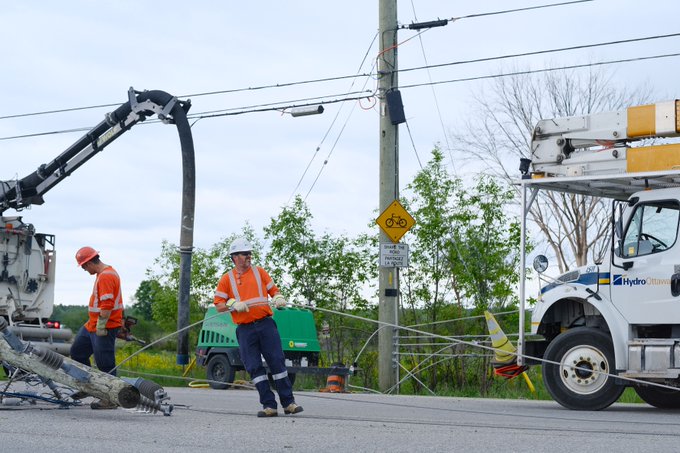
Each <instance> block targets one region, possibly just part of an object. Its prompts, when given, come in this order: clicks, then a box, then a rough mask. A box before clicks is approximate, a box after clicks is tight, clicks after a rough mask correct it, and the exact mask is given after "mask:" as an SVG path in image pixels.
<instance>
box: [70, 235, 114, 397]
mask: <svg viewBox="0 0 680 453" xmlns="http://www.w3.org/2000/svg"><path fill="white" fill-rule="evenodd" d="M76 262H77V263H78V266H80V267H82V268H83V270H85V271H87V272H88V273H89V274H90V275H96V278H95V281H94V288H93V289H92V295H91V296H90V303H89V307H88V313H89V317H88V320H87V322H86V323H85V325H83V326H82V327H81V328H80V330H79V331H78V334H77V335H76V338H75V339H74V340H73V345H72V346H71V358H73V360H75V361H77V362H79V363H82V364H83V365H87V366H91V364H90V356H92V355H94V361H95V363H96V364H97V368H99V370H100V371H103V372H104V373H110V374H112V375H114V376H115V375H116V372H115V370H114V368H115V367H116V354H115V345H116V336H117V335H118V331H119V330H120V328H121V327H122V325H123V295H122V293H121V289H120V277H119V276H118V272H116V270H115V269H114V268H113V267H111V266H109V265H108V264H105V263H103V262H102V261H101V260H100V259H99V252H98V251H96V250H95V249H93V248H92V247H82V248H80V249H79V250H78V252H77V253H76ZM90 406H91V407H92V409H115V408H116V407H117V406H116V405H115V404H114V403H112V402H110V401H104V400H100V401H95V402H93V403H92V404H91V405H90Z"/></svg>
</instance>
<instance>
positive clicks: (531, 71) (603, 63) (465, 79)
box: [401, 52, 680, 88]
mask: <svg viewBox="0 0 680 453" xmlns="http://www.w3.org/2000/svg"><path fill="white" fill-rule="evenodd" d="M677 56H680V52H678V53H670V54H662V55H650V56H646V57H634V58H626V59H619V60H610V61H601V62H595V63H584V64H577V65H570V66H560V67H555V68H543V69H528V70H526V71H514V72H508V73H501V74H490V75H483V76H475V77H463V78H460V79H449V80H440V81H437V82H423V83H413V84H410V85H402V86H401V88H416V87H423V86H428V85H441V84H445V83H459V82H472V81H475V80H484V79H496V78H499V77H512V76H517V75H528V74H540V73H544V72H551V71H564V70H568V69H580V68H590V67H595V66H606V65H610V64H619V63H631V62H636V61H644V60H654V59H659V58H670V57H677Z"/></svg>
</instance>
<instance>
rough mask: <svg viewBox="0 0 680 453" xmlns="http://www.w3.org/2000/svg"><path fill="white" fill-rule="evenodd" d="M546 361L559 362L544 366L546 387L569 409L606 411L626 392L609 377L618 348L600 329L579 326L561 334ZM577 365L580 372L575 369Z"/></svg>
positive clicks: (553, 344) (546, 356) (549, 350)
mask: <svg viewBox="0 0 680 453" xmlns="http://www.w3.org/2000/svg"><path fill="white" fill-rule="evenodd" d="M544 358H545V359H546V360H549V361H551V362H557V363H559V365H556V364H554V363H547V362H546V363H543V366H542V368H543V383H544V384H545V388H546V389H547V390H548V393H550V396H552V398H553V399H554V400H555V401H557V402H558V403H559V404H561V405H562V406H564V407H566V408H568V409H574V410H591V411H598V410H601V409H604V408H606V407H609V406H610V405H612V404H613V403H614V402H615V401H616V400H618V399H619V397H620V396H621V393H623V391H624V389H625V388H624V386H622V385H617V384H616V383H615V379H614V378H613V377H612V376H609V375H608V374H614V372H615V367H614V363H615V362H614V347H613V345H612V340H611V338H610V337H609V335H608V334H606V333H604V332H603V331H601V330H599V329H593V328H589V327H577V328H574V329H570V330H568V331H566V332H564V333H562V334H560V335H558V336H557V337H556V338H555V339H554V340H553V341H552V342H551V343H550V345H548V348H547V349H546V351H545V356H544ZM574 366H575V367H578V368H580V369H576V370H575V369H572V367H574ZM588 370H593V371H600V372H601V373H596V372H593V371H588ZM603 373H607V374H603Z"/></svg>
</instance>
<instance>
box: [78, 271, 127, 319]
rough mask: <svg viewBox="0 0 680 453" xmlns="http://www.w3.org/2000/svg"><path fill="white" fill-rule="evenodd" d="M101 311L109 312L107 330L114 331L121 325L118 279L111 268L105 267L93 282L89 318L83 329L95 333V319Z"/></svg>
mask: <svg viewBox="0 0 680 453" xmlns="http://www.w3.org/2000/svg"><path fill="white" fill-rule="evenodd" d="M102 310H111V316H110V317H109V320H108V321H107V322H106V328H107V329H115V328H118V327H121V326H122V325H123V294H122V292H121V290H120V277H119V276H118V272H116V270H115V269H114V268H113V267H111V266H107V267H106V268H105V269H104V270H103V271H102V272H100V273H99V274H97V278H96V279H95V281H94V288H93V289H92V295H91V296H90V306H89V309H88V311H89V315H90V318H89V319H88V320H87V323H85V329H87V331H88V332H96V331H97V319H98V318H99V313H100V312H101V311H102Z"/></svg>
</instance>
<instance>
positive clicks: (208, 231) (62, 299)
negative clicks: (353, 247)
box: [0, 0, 680, 305]
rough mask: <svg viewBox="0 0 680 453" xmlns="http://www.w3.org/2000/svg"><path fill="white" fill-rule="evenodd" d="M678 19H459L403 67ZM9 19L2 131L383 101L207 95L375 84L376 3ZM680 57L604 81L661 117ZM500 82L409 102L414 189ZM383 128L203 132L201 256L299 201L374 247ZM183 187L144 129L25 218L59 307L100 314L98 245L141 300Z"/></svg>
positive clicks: (559, 13) (670, 10)
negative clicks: (132, 114) (148, 107)
mask: <svg viewBox="0 0 680 453" xmlns="http://www.w3.org/2000/svg"><path fill="white" fill-rule="evenodd" d="M551 3H557V2H552V1H543V2H542V1H537V0H503V1H484V2H471V1H451V0H449V1H446V0H408V1H402V0H400V1H399V2H398V20H399V23H400V24H409V23H412V22H424V21H430V20H435V19H451V18H454V17H464V16H468V15H473V14H480V13H489V12H497V11H503V10H508V9H514V8H526V7H530V6H539V5H546V4H551ZM642 5H644V6H642ZM679 13H680V2H677V0H649V1H646V2H644V3H643V2H639V1H631V0H596V1H593V2H587V3H580V4H574V5H565V6H558V7H552V8H544V9H539V10H532V11H523V12H517V13H511V14H510V13H509V14H498V15H491V16H481V17H470V18H461V19H460V20H456V21H451V22H449V24H448V25H447V26H446V27H441V28H434V29H431V30H429V31H427V32H425V33H422V34H421V35H420V36H418V37H416V32H414V31H411V30H401V31H399V35H398V36H399V41H400V42H402V41H406V42H404V43H403V44H402V45H401V46H400V47H399V53H398V58H399V67H400V68H401V69H405V68H414V67H420V66H424V65H425V64H430V65H438V64H444V63H452V62H456V61H462V60H469V59H477V58H485V57H494V56H500V55H507V54H516V53H523V52H531V51H538V50H545V49H557V48H561V47H568V46H578V45H584V44H593V43H599V42H605V41H613V40H624V39H631V38H639V37H648V36H655V35H663V34H671V33H676V32H680V27H679V26H678V24H677V18H678V17H679ZM2 18H3V21H2V22H3V25H2V27H0V40H2V42H3V45H2V46H1V47H0V58H1V60H2V71H0V81H1V82H2V88H3V90H2V93H3V96H2V98H3V102H2V104H1V105H0V117H6V116H10V115H17V114H22V113H32V112H43V111H49V110H57V109H66V108H74V107H85V106H96V105H102V104H116V105H119V104H121V103H123V102H125V101H126V100H127V90H128V88H129V87H131V86H132V87H134V88H135V89H138V90H145V89H148V90H162V91H166V92H168V93H171V94H173V95H175V96H179V97H181V98H182V99H186V98H187V97H190V98H191V101H192V104H193V107H192V110H191V112H190V113H194V114H195V113H200V112H209V111H214V110H225V109H243V108H244V107H247V106H256V105H262V104H270V103H272V102H280V103H281V105H290V104H294V103H296V102H298V101H299V100H301V99H306V98H313V97H320V96H325V97H324V99H325V100H333V99H341V98H343V97H346V96H348V95H347V94H346V93H350V92H364V91H369V92H370V91H372V90H374V89H375V79H372V78H366V77H362V78H357V79H355V80H352V79H349V78H344V79H340V80H335V81H328V82H324V83H308V84H295V85H293V86H287V87H282V88H270V89H258V90H243V91H238V92H233V93H225V94H215V95H200V94H202V93H208V92H215V91H227V90H235V89H241V88H248V87H253V88H254V87H260V86H268V85H276V84H288V83H291V82H303V81H309V80H315V79H322V78H334V77H340V76H349V75H353V74H367V73H370V72H372V71H374V67H373V63H374V62H375V58H376V56H377V53H378V51H379V49H378V48H377V47H376V42H374V38H375V37H376V33H377V29H378V2H377V1H376V0H343V1H335V2H330V1H319V0H315V1H286V2H281V1H260V2H242V1H241V2H226V1H225V2H214V1H210V2H207V1H198V0H197V1H193V2H186V1H175V0H169V1H163V2H156V1H144V2H140V1H126V0H117V1H101V0H100V1H61V2H30V1H25V2H5V4H3V7H2ZM411 37H415V38H414V39H411V40H408V38H411ZM679 42H680V38H667V39H659V40H652V41H646V42H642V43H637V44H625V45H618V46H607V47H600V48H593V49H587V50H582V51H572V52H562V53H556V54H549V55H543V56H540V57H534V58H517V59H513V60H511V61H505V62H504V63H502V64H501V63H500V62H498V61H494V62H489V63H485V64H481V63H478V64H469V65H445V66H443V67H441V68H438V69H432V70H430V71H429V72H428V71H425V70H419V71H409V72H404V73H402V74H400V76H399V83H400V85H403V86H406V85H413V84H422V83H426V82H428V81H435V82H436V81H446V80H453V79H461V78H467V77H479V76H485V75H490V74H494V73H497V72H499V70H500V69H501V68H502V67H503V66H505V67H508V66H510V65H515V66H519V67H524V68H528V69H541V68H544V67H548V66H560V65H564V66H568V65H578V64H587V63H592V62H597V61H609V60H617V59H624V58H634V57H646V56H651V55H658V54H665V53H673V52H676V51H677V49H678V43H679ZM372 44H373V45H372ZM679 61H680V60H679V59H678V58H677V57H674V58H665V59H659V60H651V61H644V62H637V63H625V64H620V65H613V66H608V67H607V71H609V72H611V73H613V74H614V79H613V80H614V82H615V83H617V84H620V85H621V86H624V85H630V86H637V85H640V84H649V85H650V86H651V87H652V89H653V92H654V93H655V94H656V95H657V96H658V100H660V101H661V100H667V99H673V98H676V97H678V96H680V94H679V93H678V89H677V74H678V68H680V64H679ZM362 63H363V66H362ZM489 83H492V82H489V81H486V82H485V81H483V80H480V81H474V82H460V83H444V84H437V85H435V86H434V87H431V86H423V87H415V88H405V89H403V90H402V98H403V102H404V110H405V114H406V118H407V120H408V124H409V128H410V131H411V134H412V138H413V142H414V144H415V150H414V146H413V145H412V143H411V138H410V137H409V135H408V134H407V130H406V128H405V127H404V125H402V126H400V134H401V135H400V143H401V151H400V168H399V170H400V183H401V186H402V188H403V187H404V186H405V185H406V184H408V182H409V181H410V180H411V178H412V177H413V175H414V174H415V173H416V172H417V171H418V169H419V166H418V161H417V159H416V152H417V154H418V155H419V156H420V159H421V160H422V161H423V163H424V162H425V161H426V160H427V159H428V158H429V155H430V151H431V150H432V148H433V146H434V145H435V144H436V143H442V144H445V143H446V134H447V133H448V132H450V131H452V130H455V129H456V127H457V126H460V125H461V124H462V122H463V121H464V120H466V119H467V118H469V117H470V116H471V115H472V109H473V105H474V104H473V102H472V99H471V95H472V93H473V92H474V91H477V92H480V90H483V89H484V87H485V86H488V84H489ZM364 94H366V93H364ZM192 95H193V96H192ZM356 95H360V94H355V95H349V96H356ZM435 99H436V103H435ZM111 110H113V108H110V107H108V108H99V109H88V110H81V111H76V112H70V113H59V114H51V115H35V116H27V117H19V118H5V119H0V138H5V137H11V136H16V135H25V134H35V133H41V132H51V131H61V130H68V129H75V128H82V127H93V126H95V125H96V124H98V123H99V122H100V121H102V119H103V118H104V115H105V113H107V112H108V111H111ZM378 121H379V117H378V112H377V109H376V108H372V104H371V101H369V100H364V101H362V102H361V103H360V104H359V103H357V102H342V103H333V104H327V105H326V106H325V112H324V113H323V114H322V115H317V116H309V117H300V118H293V117H291V116H290V115H287V114H281V113H280V112H264V113H248V114H243V115H238V116H224V117H218V118H212V119H202V120H200V121H198V122H197V123H196V124H195V125H194V126H193V128H192V131H193V137H194V142H195V150H196V178H197V179H196V182H197V191H196V216H195V232H194V244H195V245H196V246H198V247H202V248H207V247H209V246H210V245H211V244H213V243H215V242H217V241H219V240H220V239H221V238H222V237H224V236H227V235H229V234H232V233H234V232H237V231H239V230H240V229H241V227H242V226H243V225H244V223H245V222H250V223H251V224H252V225H253V226H254V227H255V229H256V231H258V232H261V230H262V227H263V226H265V225H267V224H268V223H269V220H270V218H271V217H273V216H276V215H277V214H278V212H279V211H280V209H281V207H282V206H284V205H285V204H286V203H287V202H288V200H289V199H290V197H291V196H292V195H294V194H300V195H302V196H303V197H306V201H307V203H308V206H309V207H310V210H311V212H312V214H313V215H314V218H315V220H314V224H315V227H316V228H317V230H318V231H319V232H320V233H321V232H323V231H326V230H327V231H330V232H333V233H347V234H350V235H354V234H356V233H359V232H366V231H368V227H367V225H368V223H369V222H371V220H372V219H374V218H375V217H376V216H377V214H378V213H377V212H376V210H377V205H378ZM82 135H83V132H77V133H62V134H51V135H45V136H39V137H34V138H23V139H13V140H0V151H1V152H2V156H3V161H2V162H3V164H2V165H1V166H0V179H2V180H10V179H14V178H17V177H18V178H21V177H24V176H26V175H28V174H29V173H31V172H33V171H34V170H35V169H36V168H37V167H38V166H39V165H40V164H42V163H46V162H49V161H51V160H52V159H54V158H55V157H56V156H57V155H58V154H59V153H61V152H63V151H64V150H65V149H66V148H68V147H69V146H70V145H71V144H72V143H73V142H75V141H76V140H77V139H79V138H80V137H81V136H82ZM317 148H319V150H318V152H317V151H316V150H317ZM324 161H327V162H326V164H325V165H324ZM308 165H309V170H308V171H307V174H306V176H305V178H302V175H303V173H304V172H305V169H306V168H307V167H308ZM456 171H458V172H465V171H466V170H465V168H464V167H461V168H457V169H456ZM317 177H318V180H317V182H316V183H315V184H314V180H315V179H316V178H317ZM181 182H182V174H181V159H180V144H179V140H178V138H177V131H176V128H175V127H174V126H168V125H163V124H160V123H150V124H142V125H138V126H136V127H135V128H133V129H132V130H131V131H129V132H127V133H126V134H124V135H123V136H122V137H121V138H120V139H118V140H117V141H116V142H114V143H113V144H111V145H110V146H109V147H108V148H106V149H105V150H104V151H103V153H102V154H101V155H98V156H95V157H94V158H93V159H92V160H91V161H89V162H88V163H87V164H85V165H84V166H83V167H81V168H80V169H79V170H78V171H76V172H75V173H74V174H73V175H72V176H71V177H69V178H68V179H67V180H65V181H63V182H62V183H61V184H59V185H58V186H56V187H55V188H53V189H52V190H51V191H50V192H48V193H47V194H46V195H45V204H43V205H41V206H34V207H32V208H31V209H30V210H24V211H22V212H20V213H19V215H21V216H23V218H24V221H25V222H28V223H32V224H34V225H35V227H36V230H37V231H39V232H43V233H50V234H55V235H56V244H57V284H56V303H61V304H81V305H86V304H87V300H88V297H89V294H90V292H91V285H92V277H91V276H89V275H88V274H87V273H85V272H84V271H82V270H80V269H79V268H77V267H76V264H75V261H74V258H73V256H74V254H75V252H76V250H77V249H78V248H79V247H80V246H82V245H91V246H93V247H95V248H97V249H98V250H100V252H101V256H102V259H103V261H105V262H106V263H109V264H112V265H114V266H115V267H116V268H117V269H118V271H119V273H120V275H121V277H122V280H123V291H124V297H125V298H126V301H128V302H130V301H131V297H132V295H133V294H134V292H135V290H136V289H137V287H138V285H139V283H140V282H141V281H142V280H143V279H144V276H145V275H144V272H145V269H146V268H147V267H149V266H151V265H152V262H153V260H154V258H155V257H157V256H158V255H159V252H160V245H161V241H162V240H163V239H167V240H169V241H171V242H173V243H178V242H179V224H180V207H181V194H180V191H181ZM313 184H314V185H313ZM312 185H313V187H312ZM298 186H299V187H298ZM296 187H297V190H296ZM16 214H17V213H16V212H14V211H7V212H5V215H16ZM376 228H377V227H376Z"/></svg>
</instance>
